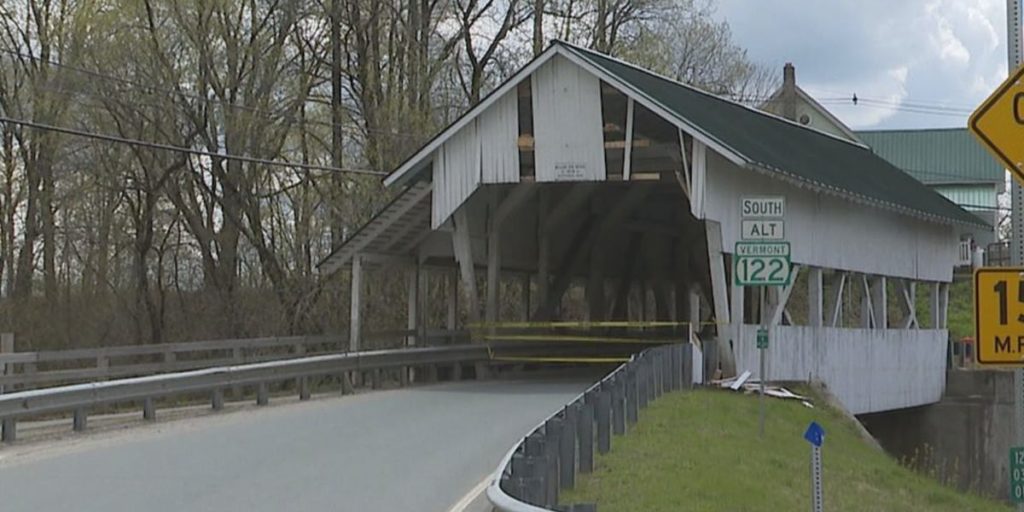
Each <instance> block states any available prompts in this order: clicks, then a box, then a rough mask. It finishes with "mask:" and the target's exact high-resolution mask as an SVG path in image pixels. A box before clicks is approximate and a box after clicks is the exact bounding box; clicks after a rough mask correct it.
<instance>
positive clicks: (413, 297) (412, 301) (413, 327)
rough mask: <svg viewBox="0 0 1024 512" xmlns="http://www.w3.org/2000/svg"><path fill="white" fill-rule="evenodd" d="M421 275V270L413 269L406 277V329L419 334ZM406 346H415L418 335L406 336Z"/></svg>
mask: <svg viewBox="0 0 1024 512" xmlns="http://www.w3.org/2000/svg"><path fill="white" fill-rule="evenodd" d="M419 274H420V269H419V268H412V269H410V270H409V271H408V272H407V276H406V288H407V289H406V293H407V297H406V328H407V329H409V330H410V331H414V332H418V331H419V327H420V322H419V312H418V306H419V286H420V279H419ZM405 344H406V345H407V346H413V345H415V344H416V335H415V334H410V335H408V336H406V337H405Z"/></svg>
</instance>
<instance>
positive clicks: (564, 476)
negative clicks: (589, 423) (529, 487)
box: [558, 404, 579, 489]
mask: <svg viewBox="0 0 1024 512" xmlns="http://www.w3.org/2000/svg"><path fill="white" fill-rule="evenodd" d="M578 416H579V414H578V408H577V406H576V405H575V404H570V405H568V406H566V408H565V421H564V422H563V423H562V434H561V437H560V439H559V440H560V444H559V450H558V451H559V453H558V468H559V473H560V474H559V475H558V482H559V483H560V484H561V486H562V488H563V489H572V488H573V487H575V486H576V433H577V430H578V429H577V427H576V422H577V420H578Z"/></svg>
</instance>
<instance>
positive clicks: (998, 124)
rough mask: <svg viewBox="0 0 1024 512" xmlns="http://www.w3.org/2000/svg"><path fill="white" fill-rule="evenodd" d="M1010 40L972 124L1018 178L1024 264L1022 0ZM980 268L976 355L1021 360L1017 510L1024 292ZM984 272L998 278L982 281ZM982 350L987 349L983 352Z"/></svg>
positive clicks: (1020, 411) (1014, 5)
mask: <svg viewBox="0 0 1024 512" xmlns="http://www.w3.org/2000/svg"><path fill="white" fill-rule="evenodd" d="M1006 42H1007V44H1006V53H1007V68H1008V69H1009V70H1010V73H1009V75H1010V76H1009V78H1007V79H1006V81H1005V82H1003V83H1002V84H1001V85H1000V86H999V88H997V89H996V91H995V92H993V93H992V95H991V96H989V97H988V99H986V100H985V102H984V103H982V104H981V106H980V107H978V109H977V110H975V111H974V113H973V114H971V118H970V121H969V122H968V128H969V129H970V131H971V132H972V133H974V135H975V137H977V138H978V141H979V142H981V145H982V146H984V147H985V149H987V150H988V151H989V152H990V153H992V156H994V157H995V158H996V159H997V160H999V161H1000V162H1002V163H1003V165H1004V166H1005V167H1006V168H1007V169H1009V170H1010V174H1011V175H1012V176H1013V178H1014V179H1013V181H1012V183H1011V184H1010V227H1011V236H1010V263H1011V264H1012V265H1014V266H1016V267H1020V266H1022V265H1024V187H1022V186H1021V184H1022V183H1024V146H1022V145H1021V144H1020V143H1019V141H1020V140H1021V137H1022V136H1024V67H1022V66H1021V60H1022V58H1021V53H1022V52H1021V50H1022V48H1021V44H1022V42H1021V0H1006ZM982 270H985V269H980V270H979V271H978V272H976V273H975V276H974V308H975V322H976V324H975V331H976V332H975V334H982V333H984V334H986V335H987V336H988V338H986V339H984V340H982V339H981V338H977V337H976V338H975V339H976V341H977V342H979V344H978V345H977V346H976V353H977V354H978V356H977V360H978V363H979V364H982V365H986V364H993V365H1003V366H1006V365H1013V366H1017V369H1016V371H1014V378H1013V386H1014V418H1013V421H1014V424H1015V430H1016V438H1017V445H1018V446H1017V447H1015V448H1011V449H1010V468H1011V471H1010V472H1009V473H1010V499H1011V500H1013V501H1015V502H1017V511H1018V512H1024V502H1022V501H1021V500H1020V499H1018V497H1017V496H1016V492H1017V489H1018V488H1019V486H1018V483H1017V482H1018V480H1017V478H1015V476H1016V475H1015V473H1017V472H1016V471H1014V470H1013V468H1014V463H1015V460H1016V454H1017V453H1019V451H1015V450H1022V449H1024V448H1022V447H1024V364H1022V361H1021V357H1020V350H1021V348H1022V347H1021V345H1020V341H1021V338H1022V336H1021V335H1022V334H1024V317H1021V316H1019V313H1017V314H1015V315H1012V316H1011V313H1010V309H1011V306H1010V305H1009V302H1010V301H1011V298H1012V299H1017V300H1013V304H1014V306H1017V307H1019V306H1020V304H1019V302H1020V301H1021V300H1024V295H1021V293H1022V292H1021V289H1022V288H1021V275H1020V270H1019V269H1018V270H1016V272H1017V276H1016V278H1012V277H1011V276H1003V277H1004V278H1003V279H998V278H999V276H993V275H989V274H990V272H988V271H985V272H982ZM986 278H997V279H998V280H997V281H995V282H985V283H982V282H980V281H984V280H986ZM1000 283H1002V284H1000ZM986 284H991V285H992V286H993V288H992V289H991V292H995V294H997V295H999V297H998V298H997V299H996V300H998V306H1001V307H1002V308H1001V309H999V310H997V311H996V315H997V316H996V318H992V317H991V315H989V316H988V317H986V318H984V319H983V318H981V317H979V316H978V309H979V302H982V301H985V302H988V301H991V300H992V299H993V298H992V296H991V293H990V290H989V289H986V288H984V287H983V285H986ZM996 286H1000V287H1001V288H1002V290H1000V289H997V288H995V287H996ZM1010 288H1014V289H1015V290H1016V291H1017V294H1016V295H1011V293H1013V292H1012V291H1011V290H1010ZM1014 309H1016V308H1014ZM1011 326H1012V327H1011ZM983 346H984V348H983ZM982 350H985V352H986V353H985V354H982V353H981V352H982Z"/></svg>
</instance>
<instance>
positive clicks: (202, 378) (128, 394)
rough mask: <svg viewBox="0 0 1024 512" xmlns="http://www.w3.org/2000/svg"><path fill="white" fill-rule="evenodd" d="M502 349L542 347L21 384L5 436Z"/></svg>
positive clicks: (431, 376)
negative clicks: (200, 396) (39, 421)
mask: <svg viewBox="0 0 1024 512" xmlns="http://www.w3.org/2000/svg"><path fill="white" fill-rule="evenodd" d="M601 349H603V347H591V348H588V349H585V350H583V351H582V352H581V348H580V347H579V346H577V345H565V344H562V345H549V346H547V347H545V349H544V353H545V354H550V355H556V356H557V355H559V354H580V353H583V354H586V353H588V352H594V351H597V350H601ZM496 352H500V353H502V354H507V355H511V356H517V355H521V356H528V355H534V354H536V353H537V347H535V346H528V345H522V344H491V345H483V344H473V345H457V346H445V347H423V348H404V349H392V350H376V351H363V352H351V353H344V354H328V355H319V356H310V357H302V358H297V359H287V360H280V361H270V362H262V363H253V364H243V365H234V366H221V367H216V368H206V369H201V370H192V371H186V372H178V373H168V374H161V375H150V376H145V377H134V378H127V379H118V380H109V381H104V382H91V383H86V384H74V385H68V386H59V387H52V388H45V389H35V390H28V391H18V392H14V393H8V394H4V395H0V428H2V434H0V441H5V442H11V441H14V440H15V439H16V422H17V421H18V420H20V419H23V418H26V417H31V416H39V415H45V414H50V413H59V412H69V411H72V412H73V413H74V417H73V421H72V425H73V427H74V429H75V430H82V429H84V428H85V425H86V417H87V414H88V412H89V410H90V409H92V408H96V407H100V406H105V405H111V404H118V403H125V402H136V403H137V402H138V401H142V402H143V415H144V417H145V418H146V419H153V418H155V406H154V399H156V398H161V397H173V396H176V395H177V396H180V395H186V394H195V393H204V392H208V393H210V394H211V398H210V399H211V403H212V406H213V408H214V409H219V408H221V407H223V404H224V390H225V389H229V388H234V387H238V386H257V393H256V400H257V403H258V404H260V405H265V404H266V403H267V402H268V400H269V385H270V384H271V383H276V382H286V381H295V382H296V388H297V390H298V393H299V398H300V399H303V400H305V399H308V398H309V397H310V393H311V390H310V379H311V378H313V377H322V376H329V375H345V374H347V373H349V372H374V373H375V374H376V373H379V371H380V370H385V369H393V368H425V370H426V371H425V372H423V375H425V378H424V380H426V381H432V380H436V379H437V374H438V372H437V367H438V366H444V365H454V366H455V367H459V366H461V365H463V364H468V363H477V362H488V361H491V360H492V358H493V356H494V354H495V353H496ZM457 374H458V372H457V371H456V372H455V375H457ZM402 375H403V377H404V376H406V375H408V373H405V372H403V373H402ZM375 380H376V378H375Z"/></svg>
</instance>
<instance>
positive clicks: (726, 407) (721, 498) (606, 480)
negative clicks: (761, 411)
mask: <svg viewBox="0 0 1024 512" xmlns="http://www.w3.org/2000/svg"><path fill="white" fill-rule="evenodd" d="M815 402H816V404H821V403H822V401H821V400H816V401H815ZM767 403H768V415H767V418H768V419H767V424H766V425H767V433H766V437H765V439H763V440H762V439H759V438H758V435H757V414H758V400H757V398H756V397H755V396H744V395H740V394H738V393H732V392H728V391H718V390H700V391H694V392H689V393H673V394H669V395H665V396H663V397H662V398H660V399H659V400H657V401H656V402H654V403H652V404H651V405H650V406H649V407H648V408H647V409H646V410H644V411H642V413H641V418H640V422H639V423H638V424H637V426H636V428H635V430H632V431H630V432H629V433H628V434H627V435H626V436H623V437H617V438H614V439H613V444H612V451H611V452H610V453H608V454H607V455H604V456H599V457H598V458H597V461H596V469H595V471H594V473H592V474H590V475H580V476H579V477H578V478H577V485H576V489H575V490H572V491H565V492H563V495H562V503H588V502H589V503H597V504H598V510H600V511H601V512H626V511H636V512H641V511H643V512H658V511H673V512H675V511H689V510H693V511H702V512H703V511H708V512H712V511H729V512H740V511H790V510H807V509H809V508H810V498H809V494H810V483H809V472H810V469H809V459H810V445H809V444H808V443H807V442H806V441H804V439H803V433H804V430H805V429H806V427H807V425H808V424H809V423H810V422H811V421H812V420H815V421H818V422H819V423H820V424H822V426H824V428H825V431H826V436H825V444H824V447H823V448H822V458H823V465H824V477H823V481H824V488H825V509H826V510H834V511H861V510H864V511H889V510H891V511H904V510H936V511H947V510H948V511H951V512H952V511H957V512H962V511H979V510H1009V508H1008V507H1006V506H1005V505H1003V504H1000V503H997V502H994V501H990V500H987V499H984V498H980V497H977V496H974V495H967V494H961V493H958V492H957V491H956V490H955V489H952V488H950V487H946V486H944V485H942V484H940V483H938V482H936V481H934V480H931V479H929V478H927V477H925V476H924V475H921V474H919V473H915V472H913V471H911V470H909V469H907V468H905V467H903V466H900V465H899V464H898V463H897V462H896V461H895V460H893V459H892V458H890V457H888V456H887V455H885V454H884V453H882V452H880V451H878V450H876V449H874V448H872V447H871V446H870V445H868V444H867V443H866V442H865V441H864V440H863V439H862V438H861V437H860V436H859V434H858V431H857V430H856V428H855V427H854V425H853V424H851V422H850V421H848V420H846V419H845V418H843V416H842V415H841V414H840V413H839V412H838V411H835V410H833V409H831V408H828V407H826V406H823V405H816V408H814V409H810V408H807V407H805V406H803V405H802V404H800V403H799V402H796V401H789V400H786V401H783V400H777V399H771V398H769V399H768V400H767Z"/></svg>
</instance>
